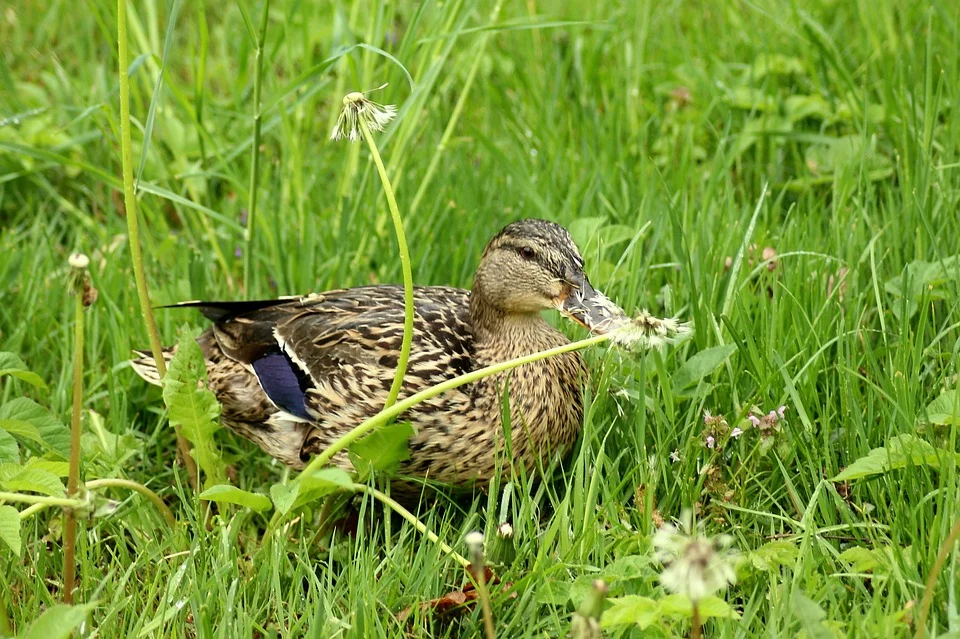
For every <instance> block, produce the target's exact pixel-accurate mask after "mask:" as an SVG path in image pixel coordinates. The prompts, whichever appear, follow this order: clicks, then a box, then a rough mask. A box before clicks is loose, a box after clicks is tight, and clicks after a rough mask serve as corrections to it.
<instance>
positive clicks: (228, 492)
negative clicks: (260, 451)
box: [200, 484, 272, 512]
mask: <svg viewBox="0 0 960 639" xmlns="http://www.w3.org/2000/svg"><path fill="white" fill-rule="evenodd" d="M200 499H206V500H208V501H216V502H220V503H227V504H237V505H238V506H243V507H244V508H249V509H250V510H255V511H257V512H263V511H265V510H269V509H270V508H271V507H272V504H271V503H270V500H269V499H268V498H267V497H266V496H264V495H258V494H257V493H251V492H248V491H246V490H242V489H240V488H237V487H236V486H232V485H230V484H217V485H216V486H211V487H210V488H207V489H206V490H205V491H203V492H202V493H200Z"/></svg>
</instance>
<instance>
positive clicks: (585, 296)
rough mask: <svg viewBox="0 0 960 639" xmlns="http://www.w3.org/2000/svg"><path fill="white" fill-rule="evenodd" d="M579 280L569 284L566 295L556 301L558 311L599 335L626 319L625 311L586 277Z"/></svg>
mask: <svg viewBox="0 0 960 639" xmlns="http://www.w3.org/2000/svg"><path fill="white" fill-rule="evenodd" d="M577 279H578V280H579V281H574V282H568V285H567V286H566V287H565V288H564V294H562V295H561V296H560V297H558V298H557V300H556V305H557V310H559V311H560V313H562V314H563V315H564V316H565V317H568V318H570V319H571V320H573V321H574V322H576V323H577V324H580V325H581V326H583V327H584V328H586V329H588V330H590V331H591V332H592V333H597V334H603V333H606V332H607V330H608V329H609V328H610V327H611V326H612V325H614V324H615V323H616V321H615V320H619V319H622V318H624V317H626V313H624V312H623V309H621V308H620V307H619V306H617V305H616V304H614V303H613V302H612V301H611V300H610V299H609V298H608V297H607V296H606V295H604V294H603V293H601V292H600V291H598V290H596V289H595V288H593V286H592V285H591V284H590V280H588V279H587V277H586V276H585V275H584V276H583V277H582V279H580V278H577Z"/></svg>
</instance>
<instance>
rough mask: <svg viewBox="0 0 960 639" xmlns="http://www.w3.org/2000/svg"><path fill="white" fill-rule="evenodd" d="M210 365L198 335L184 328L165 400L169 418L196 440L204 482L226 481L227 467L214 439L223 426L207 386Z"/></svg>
mask: <svg viewBox="0 0 960 639" xmlns="http://www.w3.org/2000/svg"><path fill="white" fill-rule="evenodd" d="M206 381H207V365H206V362H205V361H204V359H203V352H202V351H201V350H200V346H199V345H198V344H197V341H196V339H194V337H193V336H192V335H190V334H189V333H188V332H186V331H184V332H183V336H182V337H181V339H180V342H179V343H178V345H177V352H176V354H175V355H174V356H173V359H172V360H171V361H170V367H169V369H168V370H167V375H166V376H165V377H164V378H163V403H164V404H166V405H167V410H168V414H169V417H170V422H171V423H173V424H177V425H179V426H180V429H181V432H182V433H183V436H184V437H186V438H187V439H188V440H189V441H190V443H191V444H193V456H194V458H195V459H196V460H197V464H198V465H199V466H200V469H201V470H202V471H203V473H204V476H205V477H204V486H206V487H207V488H210V487H212V486H215V485H217V484H226V483H227V476H226V468H225V464H224V462H223V457H222V456H221V454H220V449H219V447H218V446H217V444H216V442H215V441H214V439H213V436H214V433H216V432H217V431H218V430H220V428H221V426H220V419H219V418H220V404H219V403H218V402H217V398H216V397H215V396H214V394H213V393H212V392H211V391H210V389H208V388H207V385H206Z"/></svg>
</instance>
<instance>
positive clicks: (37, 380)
mask: <svg viewBox="0 0 960 639" xmlns="http://www.w3.org/2000/svg"><path fill="white" fill-rule="evenodd" d="M4 375H10V376H11V377H16V378H17V379H19V380H22V381H24V382H26V383H28V384H30V385H31V386H36V387H37V388H42V389H44V390H46V388H47V385H46V383H44V381H43V379H42V378H41V377H40V376H39V375H37V374H36V373H34V372H33V371H32V370H30V369H29V368H27V365H26V364H24V363H23V360H22V359H20V358H19V357H17V356H16V355H14V354H13V353H9V352H7V351H0V377H3V376H4Z"/></svg>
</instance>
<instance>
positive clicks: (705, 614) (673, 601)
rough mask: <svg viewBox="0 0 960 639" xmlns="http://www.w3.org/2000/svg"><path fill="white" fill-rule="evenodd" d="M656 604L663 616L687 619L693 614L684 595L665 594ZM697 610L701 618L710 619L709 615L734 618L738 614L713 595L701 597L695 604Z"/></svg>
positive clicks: (687, 598) (691, 607)
mask: <svg viewBox="0 0 960 639" xmlns="http://www.w3.org/2000/svg"><path fill="white" fill-rule="evenodd" d="M658 604H659V606H658V608H659V610H660V614H661V615H663V616H666V617H674V618H681V619H689V618H690V617H692V616H693V605H692V604H691V603H690V598H689V597H687V596H686V595H680V594H673V595H667V596H666V597H664V598H663V599H661V600H660V601H659V602H658ZM697 610H698V611H699V612H700V618H701V619H710V618H711V617H718V618H726V619H736V618H738V617H739V616H740V615H739V614H737V611H736V610H734V609H733V608H731V607H730V604H728V603H727V602H726V601H724V600H723V599H721V598H720V597H716V596H714V595H711V596H709V597H704V598H703V599H701V600H700V601H699V602H698V604H697Z"/></svg>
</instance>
